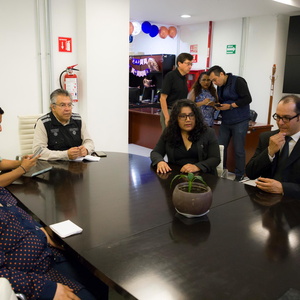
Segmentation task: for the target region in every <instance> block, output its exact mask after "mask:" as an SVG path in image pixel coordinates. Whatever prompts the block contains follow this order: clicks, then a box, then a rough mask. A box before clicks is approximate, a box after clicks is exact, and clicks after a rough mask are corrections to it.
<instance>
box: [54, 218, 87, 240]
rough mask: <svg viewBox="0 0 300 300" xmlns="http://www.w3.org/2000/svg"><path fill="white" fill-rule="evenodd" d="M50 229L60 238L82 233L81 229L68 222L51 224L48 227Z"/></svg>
mask: <svg viewBox="0 0 300 300" xmlns="http://www.w3.org/2000/svg"><path fill="white" fill-rule="evenodd" d="M50 228H51V229H52V230H53V231H54V232H55V233H56V234H58V235H59V236H60V237H61V238H66V237H68V236H71V235H74V234H78V233H81V232H82V228H81V227H79V226H78V225H76V224H75V223H73V222H72V221H70V220H66V221H62V222H59V223H55V224H52V225H50Z"/></svg>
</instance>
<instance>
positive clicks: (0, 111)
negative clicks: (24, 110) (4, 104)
mask: <svg viewBox="0 0 300 300" xmlns="http://www.w3.org/2000/svg"><path fill="white" fill-rule="evenodd" d="M3 114H4V110H3V109H2V108H1V107H0V115H3Z"/></svg>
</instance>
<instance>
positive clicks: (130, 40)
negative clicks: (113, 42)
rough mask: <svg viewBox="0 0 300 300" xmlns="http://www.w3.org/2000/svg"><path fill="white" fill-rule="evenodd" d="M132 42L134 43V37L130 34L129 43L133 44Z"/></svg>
mask: <svg viewBox="0 0 300 300" xmlns="http://www.w3.org/2000/svg"><path fill="white" fill-rule="evenodd" d="M132 42H133V35H132V34H130V35H129V43H132Z"/></svg>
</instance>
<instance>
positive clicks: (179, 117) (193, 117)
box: [178, 113, 195, 121]
mask: <svg viewBox="0 0 300 300" xmlns="http://www.w3.org/2000/svg"><path fill="white" fill-rule="evenodd" d="M187 118H189V119H190V120H194V119H195V114H194V113H190V114H188V115H186V114H179V115H178V119H179V120H181V121H186V119H187Z"/></svg>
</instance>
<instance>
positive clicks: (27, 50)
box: [0, 0, 41, 158]
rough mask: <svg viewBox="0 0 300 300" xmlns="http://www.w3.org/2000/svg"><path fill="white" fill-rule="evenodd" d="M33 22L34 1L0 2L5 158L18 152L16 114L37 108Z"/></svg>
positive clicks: (0, 140)
mask: <svg viewBox="0 0 300 300" xmlns="http://www.w3.org/2000/svg"><path fill="white" fill-rule="evenodd" d="M36 24H37V20H36V16H35V0H26V1H24V0H10V1H1V4H0V45H1V46H0V47H1V48H0V66H1V72H0V85H1V97H0V107H2V109H3V110H4V112H5V114H4V116H3V122H2V126H3V131H2V132H1V133H0V144H1V148H0V152H1V154H0V155H1V156H2V157H5V158H15V156H16V155H17V154H19V153H20V150H19V140H18V119H17V116H18V115H23V114H24V115H26V114H36V113H39V112H40V111H41V103H40V96H41V94H40V93H41V90H40V79H41V76H40V67H39V66H40V65H39V62H40V55H39V53H38V51H37V47H38V42H37V40H36V38H35V37H36Z"/></svg>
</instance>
